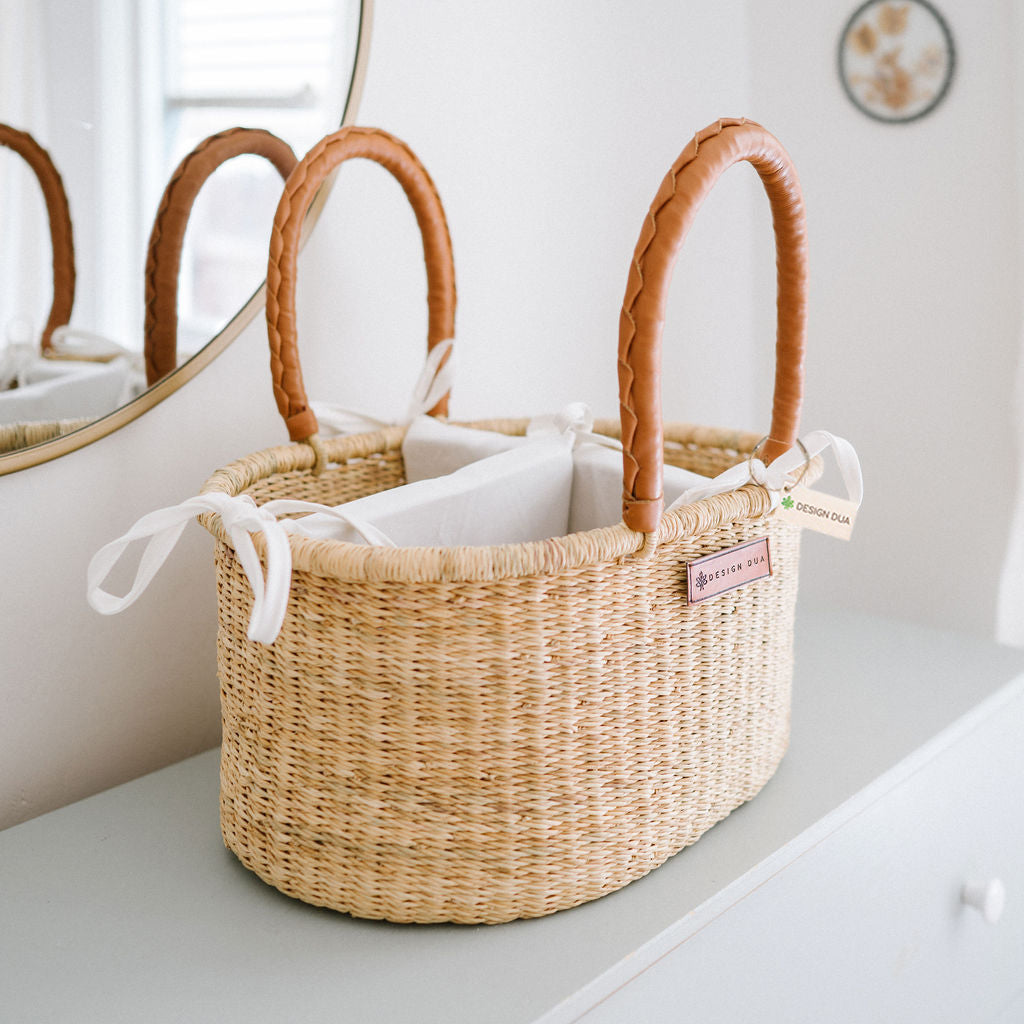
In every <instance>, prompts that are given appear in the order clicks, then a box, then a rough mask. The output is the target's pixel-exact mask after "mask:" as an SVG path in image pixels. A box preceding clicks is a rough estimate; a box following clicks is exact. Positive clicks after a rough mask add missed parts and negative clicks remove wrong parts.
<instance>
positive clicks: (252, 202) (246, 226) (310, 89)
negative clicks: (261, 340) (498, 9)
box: [160, 0, 353, 352]
mask: <svg viewBox="0 0 1024 1024" xmlns="http://www.w3.org/2000/svg"><path fill="white" fill-rule="evenodd" d="M352 6H353V4H352V3H351V2H350V0H295V2H294V3H290V4H289V3H284V4H282V3H281V2H280V0H164V6H163V16H162V24H161V26H160V35H161V40H162V49H163V55H162V56H163V59H162V64H163V97H162V99H163V118H162V122H163V124H162V129H163V145H164V148H165V153H166V156H167V159H166V161H165V163H164V166H166V167H169V168H173V167H174V166H175V165H176V164H177V163H178V161H179V160H180V159H181V158H182V157H183V156H184V155H185V154H186V153H188V152H189V151H190V150H191V149H192V148H193V147H194V146H195V145H196V144H197V143H199V142H200V141H201V140H202V139H204V138H206V137H207V136H208V135H211V134H213V133H214V132H218V131H221V130H223V129H225V128H230V127H234V126H236V125H244V126H247V127H253V128H265V129H267V130H268V131H271V132H274V134H276V135H278V136H280V137H281V138H283V139H284V140H285V141H286V142H288V143H289V145H291V147H292V148H293V149H294V150H295V153H296V155H297V156H298V157H301V156H302V155H303V154H304V153H305V152H306V150H307V149H308V148H309V147H310V146H312V145H313V143H314V142H316V141H317V139H319V138H320V137H321V136H322V135H323V134H324V133H325V132H327V131H330V130H331V128H333V127H335V126H336V125H337V124H338V122H339V121H340V112H341V109H342V104H343V102H344V97H345V90H346V87H347V83H348V75H349V73H350V70H351V69H350V67H348V66H347V62H346V61H345V60H344V59H343V58H342V55H343V54H346V53H348V52H350V50H351V40H349V39H347V38H346V36H347V35H350V34H351V33H352V32H353V18H352V16H351V8H352ZM280 193H281V179H280V177H279V176H278V175H277V173H276V172H275V171H274V170H273V168H271V167H270V165H269V164H267V163H265V162H264V161H263V160H261V159H260V158H258V157H247V156H244V157H236V158H235V159H233V160H231V161H229V162H228V163H227V164H225V165H224V166H222V167H221V168H220V169H219V170H218V171H217V172H216V173H215V174H214V175H213V176H212V177H211V178H210V180H209V181H208V182H207V183H206V185H205V186H204V188H203V191H202V192H201V193H200V196H199V199H198V200H197V202H196V205H195V208H194V210H193V214H192V217H191V219H190V222H189V230H188V234H187V236H186V243H185V249H184V251H183V255H182V271H181V278H180V285H179V302H178V310H179V323H180V328H179V349H181V350H184V351H186V352H187V351H188V350H191V349H195V348H197V347H199V345H201V344H203V343H205V342H206V341H207V340H209V338H210V337H211V335H212V334H213V333H214V332H216V331H217V330H219V329H220V328H222V327H223V326H224V324H225V322H226V321H227V319H228V318H230V316H232V315H233V314H234V313H235V312H237V311H238V309H239V308H240V307H241V305H242V304H243V303H244V302H245V301H246V299H247V298H248V297H249V295H251V293H252V292H253V291H254V290H255V288H256V286H257V285H258V283H259V282H260V281H261V280H262V279H263V277H264V276H265V273H266V258H267V248H268V245H269V240H270V224H271V221H272V218H273V213H274V209H275V208H276V205H277V200H278V199H279V197H280Z"/></svg>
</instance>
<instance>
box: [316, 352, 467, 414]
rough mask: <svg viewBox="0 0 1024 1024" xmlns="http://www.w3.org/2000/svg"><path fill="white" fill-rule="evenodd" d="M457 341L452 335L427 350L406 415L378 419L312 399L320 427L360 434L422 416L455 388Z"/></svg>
mask: <svg viewBox="0 0 1024 1024" xmlns="http://www.w3.org/2000/svg"><path fill="white" fill-rule="evenodd" d="M453 345H454V342H453V341H452V339H451V338H449V339H447V340H446V341H442V342H439V343H438V344H437V345H435V346H434V347H433V348H432V349H431V350H430V351H429V352H428V353H427V359H426V362H425V363H424V364H423V369H422V370H421V371H420V375H419V377H418V379H417V380H416V384H415V386H414V387H413V389H412V397H411V398H410V399H409V408H408V410H407V411H406V414H405V419H404V420H401V421H399V422H398V423H397V424H396V423H389V422H388V421H387V420H379V419H377V418H376V417H375V416H367V415H365V414H364V413H360V412H353V411H352V410H351V409H345V408H343V407H342V406H340V405H331V404H329V403H327V402H310V407H311V408H312V410H313V413H314V415H315V416H316V418H317V422H318V423H319V424H320V427H321V429H325V430H330V431H333V432H334V433H335V434H361V433H364V432H366V431H370V430H382V429H383V428H384V427H392V426H396V425H398V426H404V425H405V424H407V423H411V422H412V421H413V420H414V419H416V417H417V416H423V415H424V414H425V413H428V412H429V411H430V410H431V409H433V408H434V406H435V405H437V403H438V402H440V401H441V399H442V398H444V396H445V395H447V394H448V392H449V391H451V389H452V383H453V382H454V380H455V354H454V352H453V350H452V346H453ZM449 352H451V353H452V356H451V358H450V359H449V360H448V361H447V362H446V363H445V364H444V366H442V365H441V362H442V360H443V359H444V357H445V356H446V355H448V353H449Z"/></svg>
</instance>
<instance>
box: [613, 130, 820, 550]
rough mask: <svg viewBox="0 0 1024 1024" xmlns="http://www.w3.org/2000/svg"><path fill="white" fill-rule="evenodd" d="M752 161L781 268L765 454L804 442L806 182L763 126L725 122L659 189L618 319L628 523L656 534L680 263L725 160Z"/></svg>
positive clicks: (700, 140) (693, 145)
mask: <svg viewBox="0 0 1024 1024" xmlns="http://www.w3.org/2000/svg"><path fill="white" fill-rule="evenodd" d="M741 160H747V161H749V162H750V163H751V164H753V165H754V167H755V168H756V170H757V173H758V174H759V175H760V176H761V181H762V183H763V184H764V187H765V191H766V192H767V193H768V199H769V201H770V203H771V209H772V223H773V226H774V229H775V246H776V257H777V266H778V300H777V302H778V332H777V336H776V345H775V397H774V402H773V406H772V423H771V430H770V433H769V439H768V440H767V441H766V442H765V445H764V448H763V454H762V458H763V459H764V460H765V461H766V462H770V461H771V460H772V459H774V458H776V457H777V456H778V455H780V454H781V453H782V452H783V451H785V450H786V449H788V448H790V447H791V446H792V445H793V443H794V442H795V440H796V432H797V428H798V426H799V421H800V405H801V402H802V400H803V376H804V373H803V360H804V342H805V337H806V333H807V235H806V229H805V225H804V206H803V198H802V196H801V194H800V183H799V181H798V180H797V176H796V171H795V169H794V168H793V164H792V161H791V160H790V159H789V156H788V154H787V153H786V151H785V150H784V149H783V148H782V146H781V145H780V144H779V141H778V140H777V139H776V138H775V137H774V136H773V135H771V134H770V133H769V132H767V131H765V130H764V128H762V127H761V126H760V125H758V124H755V123H754V122H752V121H746V120H743V119H740V120H733V119H727V120H722V121H718V122H716V123H715V124H713V125H710V126H709V127H708V128H705V129H704V131H702V132H699V133H698V134H697V135H696V136H695V137H694V139H693V140H692V141H691V142H690V144H689V145H688V146H687V147H686V149H684V150H683V152H682V153H681V154H680V156H679V159H678V160H676V162H675V164H674V165H673V167H672V169H671V170H670V171H669V173H668V174H667V175H666V177H665V180H664V181H663V182H662V183H661V187H660V188H659V189H658V194H657V196H655V199H654V202H653V203H652V204H651V209H650V212H649V213H648V216H647V219H646V221H645V222H644V226H643V229H642V230H641V232H640V239H639V241H638V242H637V246H636V251H635V253H634V255H633V264H632V266H631V267H630V269H629V279H628V282H627V284H626V297H625V299H624V301H623V304H622V315H621V317H620V319H619V406H620V415H621V417H622V445H623V460H622V461H623V485H622V501H623V511H622V519H623V522H624V523H625V524H626V525H627V526H628V527H629V528H630V529H631V530H637V531H641V532H643V533H654V532H655V531H656V530H657V528H658V523H659V522H660V520H661V513H662V510H663V508H664V500H663V496H662V475H663V457H664V451H663V438H662V411H661V336H662V327H663V324H664V320H665V304H666V301H667V298H668V290H669V283H670V281H671V278H672V269H673V267H674V266H675V261H676V257H677V256H678V254H679V249H680V248H681V246H682V244H683V240H684V239H685V238H686V234H687V232H688V231H689V229H690V225H691V224H692V223H693V219H694V217H695V216H696V213H697V211H698V210H699V209H700V205H701V203H702V202H703V201H704V199H705V197H706V196H707V194H708V193H709V192H710V191H711V189H712V187H713V186H714V184H715V182H717V181H718V179H719V177H720V176H721V174H722V173H723V171H725V169H726V168H728V167H730V166H732V165H733V164H735V163H738V162H739V161H741Z"/></svg>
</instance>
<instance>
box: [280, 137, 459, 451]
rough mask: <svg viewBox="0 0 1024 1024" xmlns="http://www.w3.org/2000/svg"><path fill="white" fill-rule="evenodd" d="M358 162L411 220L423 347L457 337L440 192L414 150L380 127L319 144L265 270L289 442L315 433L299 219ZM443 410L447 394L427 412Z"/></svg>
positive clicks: (291, 183)
mask: <svg viewBox="0 0 1024 1024" xmlns="http://www.w3.org/2000/svg"><path fill="white" fill-rule="evenodd" d="M357 157H362V158H364V159H367V160H373V161H375V162H376V163H378V164H380V165H381V166H382V167H384V168H385V169H386V170H388V171H390V172H391V174H392V175H393V176H394V177H395V178H396V179H397V180H398V183H399V184H400V185H401V186H402V189H403V191H404V192H405V195H406V197H407V198H408V200H409V203H410V204H411V206H412V208H413V211H414V213H415V214H416V222H417V224H418V225H419V228H420V233H421V234H422V236H423V256H424V260H425V262H426V267H427V306H428V313H429V316H428V330H427V349H428V351H429V350H430V349H432V348H433V347H434V346H435V345H437V344H438V343H439V342H441V341H445V340H447V339H448V338H451V337H452V336H453V335H454V333H455V266H454V261H453V258H452V242H451V236H450V235H449V233H448V222H447V220H446V219H445V215H444V208H443V207H442V205H441V200H440V198H439V197H438V194H437V189H436V188H435V187H434V183H433V181H432V180H431V178H430V175H429V174H427V171H426V169H425V168H424V167H423V165H422V164H421V163H420V161H419V159H418V158H417V157H416V155H415V154H414V153H413V152H412V150H411V149H409V147H408V146H407V145H406V144H405V143H404V142H402V141H400V140H399V139H396V138H395V137H394V136H393V135H389V134H388V133H387V132H384V131H381V130H380V129H377V128H356V127H349V128H341V129H339V130H338V131H336V132H333V133H332V134H330V135H328V136H326V137H325V138H324V139H322V140H321V141H320V142H318V143H317V145H315V146H314V147H313V148H312V149H311V150H310V151H309V152H308V153H307V154H306V156H305V157H304V158H303V159H302V160H301V161H300V162H299V164H298V166H297V167H296V168H295V170H294V171H293V172H292V173H291V175H290V176H289V178H288V180H287V182H285V186H284V194H283V195H282V196H281V202H280V204H279V205H278V207H277V214H276V215H275V217H274V230H273V233H272V235H271V238H270V262H269V265H268V267H267V334H268V335H269V338H270V370H271V374H272V375H273V379H274V397H275V398H276V399H277V407H278V409H279V410H280V412H281V416H282V418H283V419H284V421H285V424H286V425H287V427H288V434H289V436H290V437H291V439H292V440H293V441H304V440H306V439H308V438H310V437H312V436H313V435H314V434H315V433H316V432H317V421H316V416H314V415H313V411H312V410H311V409H310V408H309V403H308V401H307V399H306V390H305V387H304V385H303V381H302V367H301V365H300V363H299V352H298V343H297V335H296V328H295V273H296V264H297V261H298V250H299V234H300V231H301V228H302V221H303V218H304V217H305V215H306V211H307V210H308V209H309V205H310V203H311V202H312V200H313V197H314V196H315V194H316V191H317V189H318V188H319V187H320V185H321V183H322V182H323V181H324V179H325V178H326V177H327V175H328V174H330V173H331V171H333V170H334V169H335V168H336V167H337V166H338V165H339V164H341V163H343V162H344V161H346V160H351V159H353V158H357ZM447 411H448V396H447V395H446V396H445V397H444V398H443V399H441V401H440V402H438V404H437V405H436V406H435V407H434V408H433V409H432V410H431V414H432V415H434V416H443V415H445V414H446V413H447Z"/></svg>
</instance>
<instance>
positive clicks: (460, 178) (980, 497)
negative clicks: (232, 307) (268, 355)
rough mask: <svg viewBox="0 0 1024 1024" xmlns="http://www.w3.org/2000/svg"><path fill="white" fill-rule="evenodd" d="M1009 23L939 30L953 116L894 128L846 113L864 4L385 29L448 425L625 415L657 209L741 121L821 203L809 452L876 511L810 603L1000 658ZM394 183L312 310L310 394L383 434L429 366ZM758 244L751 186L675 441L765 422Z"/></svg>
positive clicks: (319, 274) (687, 285)
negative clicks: (426, 242) (440, 262)
mask: <svg viewBox="0 0 1024 1024" xmlns="http://www.w3.org/2000/svg"><path fill="white" fill-rule="evenodd" d="M1011 10H1012V4H1011V3H1010V2H1009V0H984V2H981V3H977V4H963V3H957V4H947V5H946V14H947V17H948V19H949V22H950V25H951V29H952V32H953V35H954V37H955V40H956V44H957V47H958V67H957V74H956V79H955V81H954V84H953V87H952V90H951V92H950V93H949V95H948V97H947V99H946V101H945V102H944V103H943V104H942V105H941V106H940V107H939V108H938V109H937V110H936V111H935V112H934V113H933V114H932V115H931V116H929V117H926V118H925V119H924V120H922V121H920V122H917V123H914V124H909V125H902V126H901V125H885V124H881V123H878V122H875V121H872V120H870V119H868V118H867V117H865V116H864V115H863V114H861V113H860V112H859V111H858V110H856V109H855V108H854V107H853V106H852V105H851V103H850V102H849V101H848V100H847V98H846V97H845V95H844V94H843V92H842V89H841V87H840V84H839V81H838V77H837V73H836V66H835V65H836V48H837V42H838V38H839V34H840V32H841V30H842V27H843V24H844V22H845V20H846V18H847V17H848V15H849V13H850V9H849V5H839V4H820V3H815V2H812V0H795V2H794V3H791V4H788V5H784V6H783V7H780V6H779V5H775V4H771V5H768V4H758V3H745V4H744V3H739V2H731V3H725V4H716V5H705V4H666V3H664V2H662V0H648V2H644V3H639V4H630V5H621V4H610V3H604V4H592V3H585V2H583V0H579V2H574V3H563V4H557V5H551V4H543V3H539V2H534V3H523V4H515V5H513V4H508V5H501V7H496V6H495V5H493V4H468V3H455V2H448V3H435V4H430V5H422V4H416V3H413V2H411V0H392V2H389V3H386V4H379V5H378V12H377V32H376V35H375V39H374V47H373V59H372V61H371V64H370V73H369V78H368V82H367V90H366V96H365V101H364V104H363V110H362V115H361V118H360V120H361V121H362V122H363V123H377V124H380V125H382V126H384V127H387V128H389V129H391V130H392V131H394V132H396V133H397V134H399V135H401V136H403V137H404V138H405V139H406V140H407V141H408V142H410V144H412V145H413V147H414V148H415V149H417V150H418V151H419V152H420V154H421V156H422V157H423V159H424V161H425V162H426V164H427V166H428V168H429V169H430V170H431V172H432V174H433V175H434V177H435V180H436V181H437V183H438V186H439V189H440V191H441V195H442V198H443V200H444V201H445V203H446V206H447V208H448V211H449V217H450V221H451V225H452V233H453V237H454V244H455V254H456V268H457V276H458V281H459V295H460V307H459V318H458V325H457V326H458V331H457V334H458V342H457V343H458V345H459V352H460V373H459V378H458V384H457V387H456V391H455V397H454V399H453V407H452V408H453V414H455V415H464V416H474V415H485V414H489V413H508V414H525V413H530V412H534V411H538V410H542V409H547V408H552V407H554V406H557V405H558V404H560V403H561V402H564V401H566V400H571V399H576V398H582V399H584V400H587V401H589V402H590V403H591V404H592V405H593V406H594V408H595V409H596V410H597V411H598V412H599V413H601V414H606V415H615V414H616V400H615V377H614V369H615V368H614V356H613V352H614V346H615V336H616V322H617V315H618V309H619V306H620V304H621V298H622V291H623V286H624V282H625V275H626V267H627V264H628V259H629V255H630V253H631V251H632V248H633V245H634V242H635V239H636V235H637V232H638V230H639V226H640V221H641V218H642V217H643V214H644V213H645V211H646V208H647V205H648V203H649V201H650V199H651V197H652V196H653V193H654V191H655V189H656V187H657V184H658V182H659V181H660V178H661V176H662V174H663V173H664V171H665V170H666V169H667V167H668V165H669V164H670V163H671V161H672V159H674V157H675V155H676V153H677V152H678V151H679V149H680V148H681V147H682V145H683V144H684V143H685V142H686V141H687V140H688V139H689V138H690V136H691V135H692V134H693V132H694V131H695V130H697V129H698V128H700V127H702V126H703V125H704V124H706V123H708V122H710V121H711V120H713V119H714V118H716V117H718V116H720V115H723V114H730V115H731V114H736V113H741V114H746V115H748V116H751V117H754V118H755V119H757V120H759V121H761V122H762V123H763V124H764V125H765V126H766V127H768V128H769V130H771V131H773V132H774V133H775V134H776V135H777V136H778V137H779V138H780V139H781V140H782V142H783V144H784V145H785V146H786V147H787V149H789V151H790V152H791V154H792V156H793V158H794V160H795V162H796V165H797V168H798V170H799V172H800V175H801V178H802V181H803V186H804V190H805V194H806V199H807V207H808V222H809V234H810V244H811V307H810V336H809V341H808V344H809V353H808V360H807V402H806V406H805V414H804V419H803V423H804V427H805V428H814V427H821V428H824V429H829V430H832V431H833V432H836V433H839V434H841V435H843V436H846V437H848V438H849V439H850V440H852V441H853V442H854V443H855V445H856V446H857V448H858V450H859V452H860V454H861V457H862V461H863V464H864V471H865V478H866V484H867V501H866V504H865V506H864V509H863V511H862V514H861V518H860V521H859V524H858V527H857V531H856V533H855V536H854V540H853V542H852V543H850V544H849V545H843V544H841V543H839V542H836V541H832V540H825V539H823V538H820V537H818V536H816V535H809V536H808V537H807V538H806V543H805V553H806V560H805V566H804V572H803V574H802V587H803V593H804V597H805V598H806V599H807V600H821V601H828V602H839V603H843V604H848V605H852V606H856V607H864V608H867V609H870V610H875V611H879V612H883V613H891V614H894V615H899V616H901V617H904V618H908V619H916V620H920V621H924V622H928V623H933V624H935V625H938V626H943V627H946V626H950V627H955V628H961V629H967V630H968V631H971V632H975V633H980V634H983V635H986V636H991V635H993V633H994V630H995V614H996V599H997V592H998V584H999V575H1000V569H1001V565H1002V561H1003V558H1004V552H1005V545H1006V539H1007V536H1008V532H1009V523H1010V511H1011V505H1012V501H1013V487H1014V472H1015V456H1014V450H1013V435H1014V428H1013V422H1012V419H1013V413H1012V408H1011V407H1012V382H1013V379H1014V371H1015V367H1016V364H1017V349H1018V339H1017V332H1018V326H1019V304H1018V298H1017V232H1016V222H1015V207H1014V195H1015V187H1016V181H1017V177H1016V169H1015V157H1016V154H1015V146H1014V139H1013V125H1014V121H1013V95H1012V93H1013V89H1012V82H1013V80H1014V76H1015V74H1016V70H1015V65H1014V53H1013V48H1012V45H1011V40H1012V36H1011V33H1010V21H1011ZM496 11H502V12H503V13H502V14H498V13H496ZM595 67H599V68H602V69H603V70H602V71H601V72H600V73H598V74H594V68H595ZM345 176H347V177H348V179H349V180H348V181H347V182H346V180H345ZM384 178H386V175H384V174H383V173H380V172H378V173H376V174H375V173H373V172H372V171H370V170H367V169H366V168H365V167H356V168H352V170H351V171H345V172H344V174H343V177H342V182H341V187H339V189H338V191H337V192H336V194H335V196H334V197H332V201H331V204H330V206H329V208H328V212H327V216H326V218H325V221H324V227H323V230H321V231H319V232H318V233H317V236H316V237H315V239H314V245H313V251H314V253H315V259H313V260H311V261H310V264H309V266H310V270H308V271H307V272H306V275H305V278H304V280H303V281H302V282H301V283H300V289H301V291H300V295H301V298H302V305H303V308H304V311H305V313H304V316H305V319H304V321H303V331H304V332H305V333H304V343H305V344H306V346H308V347H309V348H311V349H313V348H314V347H316V348H317V351H315V352H313V351H311V352H310V355H309V356H308V358H307V364H308V374H309V380H310V391H311V393H312V392H315V393H317V394H320V395H323V396H324V397H331V398H334V399H336V400H339V401H344V402H348V403H350V404H353V405H355V406H356V407H360V408H366V407H372V408H373V409H374V411H377V412H379V413H384V414H392V415H395V414H398V413H399V412H400V411H401V409H402V408H403V407H404V403H405V398H404V395H405V393H406V392H407V390H408V387H409V386H410V384H411V381H412V379H413V377H414V374H415V364H417V363H418V360H419V359H420V345H421V343H420V340H419V339H420V338H421V337H422V333H423V322H424V314H423V310H422V294H423V286H422V278H421V276H417V275H419V274H420V272H419V271H418V270H417V269H415V266H414V264H415V263H416V261H417V260H418V255H417V254H416V245H417V243H416V240H415V236H414V234H413V222H412V218H411V215H409V214H408V213H407V211H406V210H404V209H402V208H400V207H401V205H402V203H403V200H402V199H401V195H400V193H399V192H398V190H397V188H394V187H392V186H391V183H390V181H383V180H382V179H384ZM354 195H358V208H357V209H354V208H353V204H354V202H355V200H354V199H353V198H352V197H353V196H354ZM375 236H376V237H375ZM771 246H772V236H771V230H770V222H769V213H768V207H767V203H766V202H765V200H764V197H763V195H762V194H761V192H760V189H759V186H758V185H757V183H756V180H755V178H754V175H753V172H752V171H750V170H749V169H747V168H745V169H743V170H740V169H736V170H734V171H731V172H730V173H729V174H727V175H726V176H725V178H724V179H723V180H722V182H721V183H720V184H719V186H718V187H717V189H716V190H715V192H714V193H713V194H712V196H711V198H710V199H709V201H708V203H707V205H706V209H705V210H704V211H703V212H702V215H701V217H700V218H699V219H698V221H697V223H696V226H695V228H694V231H693V233H692V234H691V237H690V239H689V240H688V242H687V244H686V246H685V248H684V251H683V256H682V258H681V260H680V263H679V266H678V267H677V272H676V279H675V283H674V288H673V298H672V304H671V309H670V312H669V316H668V320H667V323H666V366H665V407H666V414H667V415H668V416H669V417H670V418H673V419H682V420H691V421H695V422H701V423H709V424H727V425H733V426H742V427H747V428H750V429H763V428H764V426H765V425H766V420H767V416H768V403H769V397H770V379H771V359H772V350H773V331H774V313H773V307H774V255H773V253H772V250H771ZM342 325H344V326H342ZM352 332H354V333H355V335H356V337H357V338H358V339H359V340H358V342H357V347H358V352H356V353H354V352H353V347H352V345H351V343H350V341H348V338H349V336H350V334H351V333H352ZM410 332H411V337H412V341H411V342H410V340H409V335H410ZM332 333H333V334H334V335H335V337H336V341H335V342H333V345H334V347H333V349H332V348H331V347H330V346H328V345H326V344H322V342H323V339H326V338H327V337H329V336H331V335H332ZM396 385H397V387H396ZM950 467H952V469H951V468H950ZM951 476H953V477H955V479H956V481H957V484H956V485H955V486H953V487H952V489H951V485H950V480H951ZM829 486H833V481H829ZM960 573H964V574H965V576H964V578H963V580H962V581H960Z"/></svg>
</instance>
